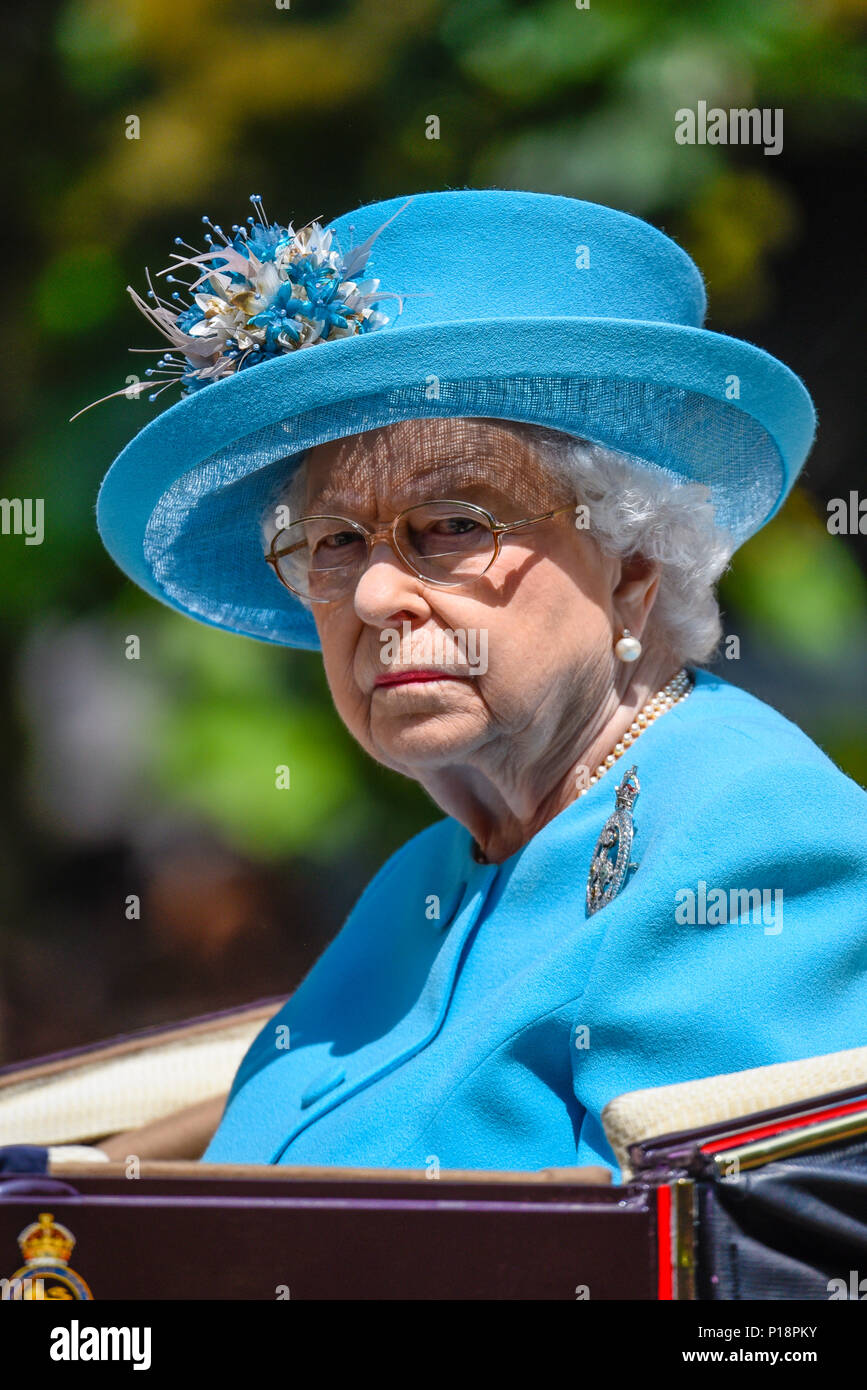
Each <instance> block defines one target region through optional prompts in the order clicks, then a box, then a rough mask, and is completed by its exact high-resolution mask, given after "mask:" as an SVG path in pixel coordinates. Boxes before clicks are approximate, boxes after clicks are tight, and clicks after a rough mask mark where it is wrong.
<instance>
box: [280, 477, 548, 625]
mask: <svg viewBox="0 0 867 1390" xmlns="http://www.w3.org/2000/svg"><path fill="white" fill-rule="evenodd" d="M574 505H575V504H574V503H573V502H569V503H567V504H566V505H565V506H563V507H556V508H555V509H554V510H553V511H550V512H543V513H542V514H541V515H540V516H529V517H525V518H524V520H523V521H510V522H508V523H504V522H501V521H497V519H496V518H495V517H494V516H492V515H491V513H490V512H488V511H485V509H484V507H477V506H476V505H475V503H473V502H451V501H440V502H422V503H419V504H418V505H417V506H414V507H407V509H406V511H403V512H400V513H399V514H398V515H397V516H396V517H395V518H394V520H393V521H392V522H391V524H390V525H389V526H386V527H384V528H382V529H381V530H378V531H373V530H370V529H369V527H367V526H363V525H362V523H361V522H360V521H350V520H349V519H348V518H347V517H345V516H319V515H317V516H304V517H300V518H299V520H298V521H293V522H292V524H291V525H289V526H286V527H284V528H283V530H281V531H278V532H277V534H276V535H275V537H274V539H273V540H272V542H271V546H270V549H269V551H268V553H267V554H266V556H265V559H266V560H267V561H268V564H269V565H272V566H273V568H274V571H275V573H276V574H277V577H278V579H280V580H281V581H282V582H283V583H284V584H285V585H286V588H287V589H290V590H291V591H292V593H293V594H298V595H299V596H300V597H301V598H304V599H309V600H310V601H311V602H312V603H333V602H334V600H335V599H341V598H345V597H346V595H347V594H349V593H351V592H352V590H353V589H354V588H355V585H356V584H357V583H358V581H359V579H360V578H361V575H362V574H363V573H364V571H365V569H366V568H367V565H368V562H369V560H370V552H371V549H372V547H373V545H374V544H375V543H376V542H377V541H378V540H384V541H386V542H387V543H388V544H389V545H390V546H391V548H392V550H393V551H394V553H395V554H396V555H397V557H398V559H400V560H402V561H403V563H404V564H405V565H406V566H407V567H408V568H409V569H410V570H411V571H412V573H413V574H414V575H415V576H416V578H417V579H421V580H423V581H424V583H425V584H438V585H440V586H441V587H442V588H447V589H455V588H459V587H460V586H461V585H462V584H470V583H472V582H473V580H475V579H478V578H480V576H481V575H483V574H485V573H486V572H487V571H488V570H489V569H490V568H491V565H492V564H493V563H494V561H495V560H496V558H497V556H498V555H499V553H500V540H501V538H502V537H503V536H505V535H508V534H509V533H510V532H512V531H518V530H520V528H521V527H522V526H533V525H535V524H536V523H537V522H540V521H549V520H550V519H551V518H552V517H555V516H559V515H560V514H561V513H562V512H568V511H571V510H572V509H573V507H574Z"/></svg>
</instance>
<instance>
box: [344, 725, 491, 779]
mask: <svg viewBox="0 0 867 1390" xmlns="http://www.w3.org/2000/svg"><path fill="white" fill-rule="evenodd" d="M480 715H481V712H480V711H479V710H475V711H460V712H456V711H450V710H444V709H439V710H425V711H397V710H395V711H392V712H389V713H388V714H384V713H383V714H374V715H373V716H372V717H371V720H370V737H371V741H372V745H373V749H374V752H375V755H376V756H377V757H378V758H379V759H381V760H382V761H383V762H386V763H389V764H390V765H391V766H393V767H396V768H399V769H400V770H401V771H404V772H409V773H410V775H412V773H414V772H421V771H422V770H423V769H425V768H434V767H441V766H445V765H448V764H449V763H454V762H460V761H461V760H462V759H463V758H464V757H466V756H467V755H468V754H469V753H471V752H472V751H473V750H474V749H475V748H478V746H479V743H480V741H482V740H483V738H484V735H485V731H486V721H485V720H484V719H482V718H481V717H480Z"/></svg>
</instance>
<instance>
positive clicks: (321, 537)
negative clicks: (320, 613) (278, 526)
mask: <svg viewBox="0 0 867 1390" xmlns="http://www.w3.org/2000/svg"><path fill="white" fill-rule="evenodd" d="M271 553H272V555H273V556H274V557H275V561H276V566H277V569H278V570H279V572H280V578H281V579H282V580H283V583H284V584H287V585H288V586H289V588H290V589H292V590H293V591H294V592H295V593H296V594H300V595H301V596H302V597H303V598H309V599H312V600H313V601H314V602H316V601H319V602H326V601H328V600H329V599H335V598H338V597H340V595H341V594H344V593H346V592H347V591H348V590H349V589H351V588H352V586H353V585H354V584H355V583H356V581H357V579H358V576H359V574H360V573H361V572H362V570H363V569H364V566H365V563H366V561H367V540H366V537H365V535H364V532H363V531H362V530H361V529H360V528H359V527H356V526H354V525H353V523H352V522H351V521H348V520H347V519H346V517H341V516H317V517H308V518H307V519H306V520H304V521H295V522H293V523H292V525H291V526H287V527H286V528H285V530H283V531H281V532H280V533H279V534H278V536H277V537H276V539H275V541H274V545H273V547H272V551H271Z"/></svg>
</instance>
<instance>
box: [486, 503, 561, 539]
mask: <svg viewBox="0 0 867 1390" xmlns="http://www.w3.org/2000/svg"><path fill="white" fill-rule="evenodd" d="M575 506H576V503H575V502H566V503H565V505H564V506H562V507H555V508H554V509H553V511H550V512H542V513H541V515H540V516H528V517H525V518H524V520H523V521H510V522H507V523H505V524H504V523H502V522H499V521H498V522H497V523H496V525H495V526H494V528H493V529H494V532H495V533H496V534H497V535H500V536H503V535H505V534H506V532H507V531H517V530H518V528H519V527H521V526H533V525H534V524H535V523H536V522H537V521H550V520H551V518H552V517H555V516H560V515H562V513H563V512H571V511H572V509H573V508H574V507H575Z"/></svg>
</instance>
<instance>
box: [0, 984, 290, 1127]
mask: <svg viewBox="0 0 867 1390" xmlns="http://www.w3.org/2000/svg"><path fill="white" fill-rule="evenodd" d="M281 1002H282V1001H280V1000H277V1001H269V1002H267V1003H265V1004H263V1005H255V1006H253V1007H252V1008H247V1009H243V1010H236V1011H234V1012H232V1013H231V1014H227V1015H225V1016H224V1017H222V1018H219V1019H216V1020H211V1021H195V1020H194V1021H193V1023H191V1024H183V1025H180V1026H179V1027H177V1028H169V1029H166V1030H165V1031H161V1032H158V1033H156V1034H150V1035H146V1036H144V1037H141V1038H128V1039H124V1040H121V1041H119V1042H113V1043H107V1044H106V1045H105V1046H103V1047H97V1048H92V1049H88V1050H87V1051H86V1052H84V1053H82V1054H81V1055H80V1056H79V1057H72V1058H63V1059H60V1060H59V1061H57V1062H50V1061H49V1062H42V1063H35V1064H33V1065H26V1064H25V1065H24V1066H23V1067H22V1068H21V1069H20V1070H18V1071H15V1072H13V1073H11V1074H10V1075H8V1076H5V1077H0V1144H45V1145H59V1144H76V1143H87V1141H89V1140H93V1139H99V1138H102V1137H103V1136H104V1135H107V1134H116V1133H118V1132H119V1131H122V1130H127V1129H135V1128H136V1127H138V1126H139V1125H144V1124H149V1123H150V1122H151V1121H153V1120H157V1119H160V1118H162V1117H163V1116H165V1115H169V1114H171V1113H172V1112H173V1111H175V1110H180V1109H182V1108H184V1107H186V1106H189V1105H194V1104H195V1103H197V1102H199V1101H203V1100H208V1099H210V1098H212V1097H215V1096H220V1095H225V1094H226V1093H227V1091H228V1089H229V1087H230V1085H231V1083H232V1078H233V1076H234V1075H235V1072H236V1070H237V1068H238V1065H239V1063H240V1061H241V1058H242V1057H243V1056H244V1053H245V1052H246V1050H247V1048H248V1047H249V1045H250V1043H251V1042H252V1041H253V1038H254V1037H255V1036H256V1034H257V1033H258V1032H259V1030H260V1029H261V1028H262V1025H263V1024H264V1023H265V1022H266V1020H267V1019H268V1018H269V1017H271V1015H272V1014H274V1013H276V1012H277V1010H278V1009H279V1008H280V1005H281Z"/></svg>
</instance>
